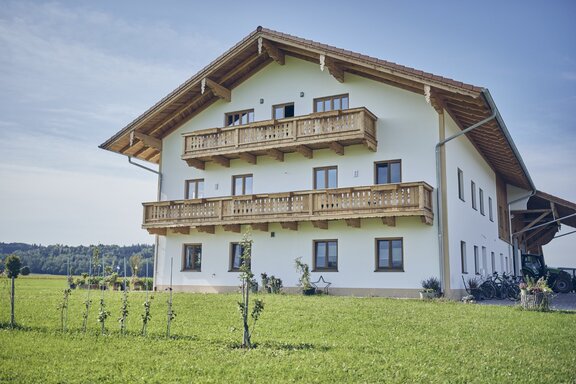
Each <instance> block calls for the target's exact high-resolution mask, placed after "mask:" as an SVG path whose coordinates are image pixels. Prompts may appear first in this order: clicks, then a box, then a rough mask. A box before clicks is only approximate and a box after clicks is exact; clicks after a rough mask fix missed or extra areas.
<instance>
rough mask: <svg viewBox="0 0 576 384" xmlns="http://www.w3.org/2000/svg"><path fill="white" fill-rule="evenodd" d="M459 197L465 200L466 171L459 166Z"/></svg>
mask: <svg viewBox="0 0 576 384" xmlns="http://www.w3.org/2000/svg"><path fill="white" fill-rule="evenodd" d="M458 197H459V198H460V200H462V201H464V172H462V170H461V169H460V168H458Z"/></svg>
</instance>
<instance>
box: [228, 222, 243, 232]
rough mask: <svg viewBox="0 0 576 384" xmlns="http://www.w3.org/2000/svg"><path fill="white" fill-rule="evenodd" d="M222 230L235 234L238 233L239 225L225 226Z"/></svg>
mask: <svg viewBox="0 0 576 384" xmlns="http://www.w3.org/2000/svg"><path fill="white" fill-rule="evenodd" d="M224 230H225V231H227V232H236V233H240V230H241V228H240V224H226V225H224Z"/></svg>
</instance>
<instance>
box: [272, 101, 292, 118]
mask: <svg viewBox="0 0 576 384" xmlns="http://www.w3.org/2000/svg"><path fill="white" fill-rule="evenodd" d="M288 106H292V113H293V115H292V116H286V107H288ZM277 108H282V109H283V116H282V117H276V109H277ZM295 116H296V107H295V105H294V102H290V103H282V104H276V105H273V106H272V119H274V120H282V119H289V118H291V117H295Z"/></svg>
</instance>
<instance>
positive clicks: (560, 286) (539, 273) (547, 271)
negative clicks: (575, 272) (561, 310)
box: [522, 254, 574, 293]
mask: <svg viewBox="0 0 576 384" xmlns="http://www.w3.org/2000/svg"><path fill="white" fill-rule="evenodd" d="M522 276H524V279H526V278H530V279H532V280H534V281H536V280H538V279H539V278H541V277H544V278H545V279H547V281H548V286H550V288H552V290H553V291H554V292H560V293H568V292H570V291H572V289H573V288H574V285H573V282H572V276H570V274H569V273H567V272H566V271H562V270H560V269H558V268H549V267H548V266H547V265H546V263H544V256H543V255H531V254H525V255H522Z"/></svg>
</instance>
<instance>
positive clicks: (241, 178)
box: [232, 175, 252, 196]
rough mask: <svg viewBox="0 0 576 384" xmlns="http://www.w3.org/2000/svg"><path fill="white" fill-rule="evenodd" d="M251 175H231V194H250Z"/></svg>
mask: <svg viewBox="0 0 576 384" xmlns="http://www.w3.org/2000/svg"><path fill="white" fill-rule="evenodd" d="M251 194H252V175H237V176H232V195H234V196H238V195H251Z"/></svg>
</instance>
